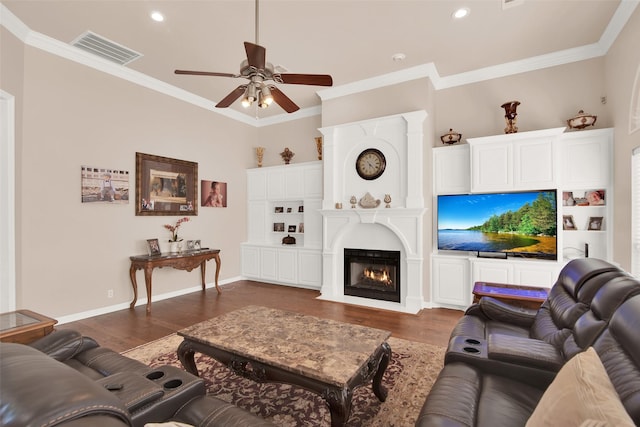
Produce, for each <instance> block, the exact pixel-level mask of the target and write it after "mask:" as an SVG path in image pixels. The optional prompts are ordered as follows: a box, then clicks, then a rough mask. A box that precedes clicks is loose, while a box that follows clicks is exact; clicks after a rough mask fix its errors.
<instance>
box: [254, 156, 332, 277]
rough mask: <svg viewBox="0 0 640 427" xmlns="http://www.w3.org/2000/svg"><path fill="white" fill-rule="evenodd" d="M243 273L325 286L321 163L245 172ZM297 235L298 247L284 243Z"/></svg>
mask: <svg viewBox="0 0 640 427" xmlns="http://www.w3.org/2000/svg"><path fill="white" fill-rule="evenodd" d="M247 198H248V200H247V230H248V232H247V237H248V240H247V242H245V243H243V244H242V249H241V264H242V275H243V276H244V277H246V278H249V279H256V280H261V281H264V282H270V283H282V284H288V285H293V286H299V287H305V288H314V289H319V288H320V285H321V284H322V280H321V278H322V254H321V248H322V216H321V215H320V212H319V210H320V208H321V205H322V162H308V163H300V164H289V165H283V166H272V167H264V168H256V169H249V170H247ZM284 237H293V238H295V240H296V243H295V244H294V245H284V244H283V243H282V239H283V238H284Z"/></svg>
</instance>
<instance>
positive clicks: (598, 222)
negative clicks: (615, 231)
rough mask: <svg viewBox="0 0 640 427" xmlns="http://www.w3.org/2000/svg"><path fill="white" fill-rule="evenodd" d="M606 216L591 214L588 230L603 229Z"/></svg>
mask: <svg viewBox="0 0 640 427" xmlns="http://www.w3.org/2000/svg"><path fill="white" fill-rule="evenodd" d="M603 219H604V218H603V217H601V216H590V217H589V223H588V224H587V230H602V220H603Z"/></svg>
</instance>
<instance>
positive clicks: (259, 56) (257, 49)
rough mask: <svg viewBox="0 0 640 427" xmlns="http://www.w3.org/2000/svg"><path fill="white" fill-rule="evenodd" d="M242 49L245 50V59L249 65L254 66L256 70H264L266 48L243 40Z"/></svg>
mask: <svg viewBox="0 0 640 427" xmlns="http://www.w3.org/2000/svg"><path fill="white" fill-rule="evenodd" d="M244 50H245V51H246V52H247V61H249V66H250V67H255V68H257V69H258V70H264V66H265V63H266V58H267V49H265V48H264V47H262V46H260V45H257V44H253V43H249V42H244Z"/></svg>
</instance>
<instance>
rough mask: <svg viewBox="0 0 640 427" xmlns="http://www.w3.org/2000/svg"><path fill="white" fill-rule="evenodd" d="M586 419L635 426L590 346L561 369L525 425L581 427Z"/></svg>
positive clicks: (618, 426) (613, 424)
mask: <svg viewBox="0 0 640 427" xmlns="http://www.w3.org/2000/svg"><path fill="white" fill-rule="evenodd" d="M586 420H595V421H601V422H605V423H608V424H609V425H612V426H617V427H625V426H629V427H632V426H634V423H633V421H632V420H631V418H630V417H629V414H627V412H626V411H625V409H624V406H622V402H621V401H620V398H619V396H618V393H616V391H615V389H614V388H613V384H611V381H610V380H609V376H608V375H607V372H606V371H605V368H604V366H603V365H602V362H601V361H600V358H599V357H598V354H597V353H596V352H595V350H594V349H593V348H591V347H590V348H589V349H587V350H586V351H585V352H583V353H579V354H578V355H576V356H575V357H573V358H572V359H571V360H569V362H567V363H566V364H565V365H564V366H563V367H562V369H560V371H559V372H558V375H557V376H556V378H555V380H553V382H552V383H551V385H550V386H549V388H548V389H547V390H546V391H545V392H544V394H543V395H542V398H541V399H540V402H539V403H538V405H537V406H536V408H535V410H534V411H533V414H531V417H530V418H529V420H528V421H527V424H526V426H527V427H537V426H549V425H561V426H567V427H570V426H576V427H578V426H581V425H582V424H583V422H584V421H586Z"/></svg>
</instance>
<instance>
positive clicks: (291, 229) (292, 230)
mask: <svg viewBox="0 0 640 427" xmlns="http://www.w3.org/2000/svg"><path fill="white" fill-rule="evenodd" d="M295 232H296V226H295V225H290V226H289V233H295Z"/></svg>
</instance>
